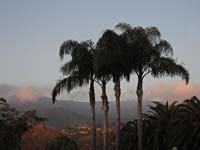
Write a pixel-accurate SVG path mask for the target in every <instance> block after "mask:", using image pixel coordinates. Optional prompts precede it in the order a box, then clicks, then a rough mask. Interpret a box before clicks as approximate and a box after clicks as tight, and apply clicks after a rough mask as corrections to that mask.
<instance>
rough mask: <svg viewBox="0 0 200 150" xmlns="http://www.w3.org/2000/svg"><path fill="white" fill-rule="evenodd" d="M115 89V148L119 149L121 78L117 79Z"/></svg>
mask: <svg viewBox="0 0 200 150" xmlns="http://www.w3.org/2000/svg"><path fill="white" fill-rule="evenodd" d="M114 91H115V98H116V112H115V126H116V127H115V130H116V131H115V132H116V138H115V143H116V147H115V150H119V140H120V95H121V89H120V80H117V81H115V85H114Z"/></svg>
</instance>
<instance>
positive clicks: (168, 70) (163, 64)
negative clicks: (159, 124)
mask: <svg viewBox="0 0 200 150" xmlns="http://www.w3.org/2000/svg"><path fill="white" fill-rule="evenodd" d="M116 28H117V29H120V30H121V31H122V35H123V36H124V37H125V38H126V39H127V42H128V45H129V57H128V58H127V59H129V62H130V64H131V68H132V70H133V71H134V72H135V73H136V75H137V77H138V83H137V90H136V94H137V97H138V112H137V114H138V117H137V118H138V138H139V140H138V142H139V143H138V144H139V145H138V146H139V150H143V138H142V137H143V136H142V135H143V133H142V131H143V129H142V99H143V79H144V78H145V77H146V76H147V75H149V74H151V75H152V76H153V77H156V78H158V77H163V76H171V77H174V76H181V77H182V79H183V80H185V81H186V84H187V83H188V81H189V73H188V71H187V70H186V69H185V68H184V67H183V66H182V65H181V64H177V63H176V61H175V60H174V59H173V58H172V55H173V49H172V47H171V45H170V44H169V43H168V42H167V41H166V40H163V39H161V38H160V37H161V33H160V31H159V30H158V29H157V28H156V27H147V28H142V27H132V26H131V25H129V24H126V23H120V24H118V25H117V26H116Z"/></svg>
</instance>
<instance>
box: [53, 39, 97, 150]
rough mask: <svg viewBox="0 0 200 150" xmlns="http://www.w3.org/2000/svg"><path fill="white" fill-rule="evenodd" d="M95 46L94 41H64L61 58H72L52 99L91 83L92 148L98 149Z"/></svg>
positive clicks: (64, 66)
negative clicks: (64, 91) (65, 91)
mask: <svg viewBox="0 0 200 150" xmlns="http://www.w3.org/2000/svg"><path fill="white" fill-rule="evenodd" d="M94 51H95V46H94V44H93V42H92V41H83V42H78V41H72V40H68V41H65V42H63V44H62V45H61V47H60V58H61V60H63V57H64V56H65V55H69V56H71V60H70V61H68V62H67V63H65V64H64V65H63V66H62V67H61V72H62V73H63V75H65V76H66V77H65V78H64V79H62V80H59V81H58V82H57V84H56V86H55V87H54V89H53V91H52V99H53V102H55V100H56V97H57V95H58V94H60V93H61V92H63V90H64V89H66V90H67V92H71V90H73V89H74V88H77V87H81V86H83V85H86V84H89V100H90V108H91V120H92V149H93V150H95V149H96V119H95V91H94V82H95V75H94V71H93V57H94Z"/></svg>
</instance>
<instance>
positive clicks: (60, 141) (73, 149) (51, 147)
mask: <svg viewBox="0 0 200 150" xmlns="http://www.w3.org/2000/svg"><path fill="white" fill-rule="evenodd" d="M46 150H79V148H78V145H77V144H76V142H75V141H73V140H72V139H70V138H68V137H66V136H59V137H57V138H56V139H55V140H54V141H52V142H50V143H48V144H47V145H46Z"/></svg>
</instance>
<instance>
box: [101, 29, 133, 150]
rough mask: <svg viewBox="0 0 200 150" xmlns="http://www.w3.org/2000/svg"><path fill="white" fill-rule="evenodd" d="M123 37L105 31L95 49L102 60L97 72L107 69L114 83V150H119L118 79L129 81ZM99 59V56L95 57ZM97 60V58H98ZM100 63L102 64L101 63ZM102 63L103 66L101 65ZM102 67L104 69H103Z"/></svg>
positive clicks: (119, 89)
mask: <svg viewBox="0 0 200 150" xmlns="http://www.w3.org/2000/svg"><path fill="white" fill-rule="evenodd" d="M125 42H126V41H125V40H124V39H123V37H121V36H119V35H118V34H117V33H115V32H114V31H112V30H106V31H105V32H104V33H103V35H102V37H101V38H100V39H99V41H98V44H97V47H98V48H99V51H101V52H100V53H99V54H100V55H101V56H100V57H101V58H102V60H99V63H100V64H97V66H98V65H102V66H101V67H102V68H99V69H100V70H99V72H101V71H102V70H104V69H105V68H107V71H108V72H107V73H108V74H107V76H109V74H110V75H111V76H112V78H113V82H114V92H115V98H116V115H115V117H116V123H115V124H116V130H115V131H116V140H115V146H116V148H115V149H116V150H119V138H120V136H119V132H120V95H121V88H120V79H121V78H123V77H126V79H129V74H130V73H129V72H128V71H127V67H126V65H127V64H126V57H127V52H126V48H125V46H126V44H125ZM97 57H99V56H97ZM98 59H99V58H98ZM101 61H102V62H101ZM102 63H104V64H102ZM103 65H105V66H106V67H105V68H103Z"/></svg>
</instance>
